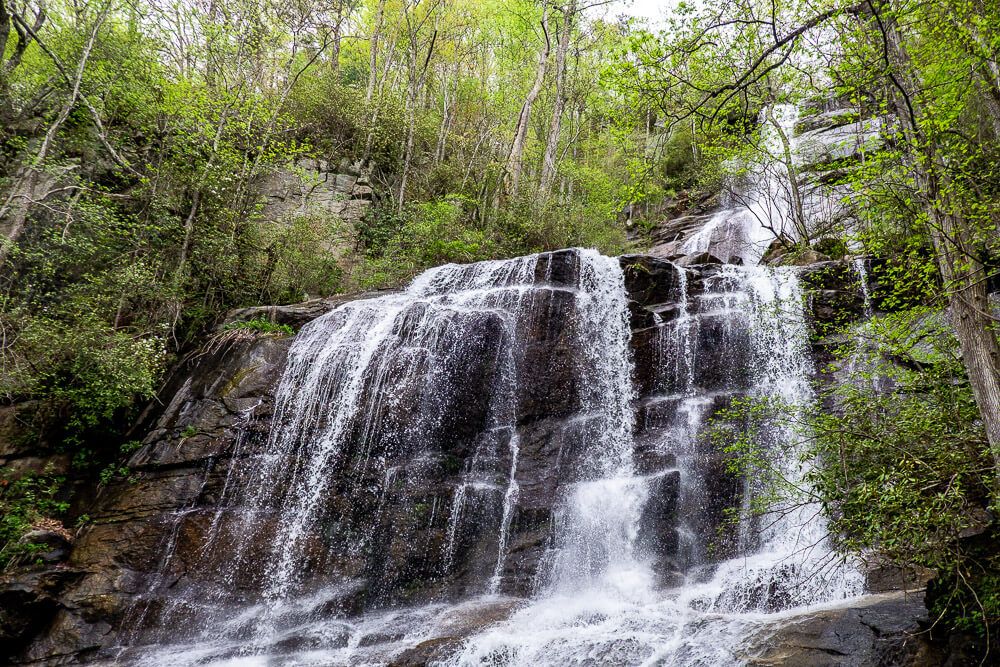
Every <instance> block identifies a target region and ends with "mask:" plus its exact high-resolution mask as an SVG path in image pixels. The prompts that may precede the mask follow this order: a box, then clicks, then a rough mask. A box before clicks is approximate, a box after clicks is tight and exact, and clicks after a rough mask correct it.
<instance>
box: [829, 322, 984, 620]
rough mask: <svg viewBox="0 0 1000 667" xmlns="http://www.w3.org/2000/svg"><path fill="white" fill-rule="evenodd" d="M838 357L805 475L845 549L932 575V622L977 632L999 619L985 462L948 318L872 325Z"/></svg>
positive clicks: (980, 432)
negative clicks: (976, 540) (984, 536)
mask: <svg viewBox="0 0 1000 667" xmlns="http://www.w3.org/2000/svg"><path fill="white" fill-rule="evenodd" d="M856 341H857V342H856V343H855V344H853V345H850V346H847V347H845V348H844V349H842V350H841V351H840V353H839V356H840V364H839V365H840V366H841V373H843V374H845V375H846V377H844V378H842V380H846V381H841V382H840V383H839V384H838V385H837V386H836V387H835V388H834V389H832V390H831V391H830V392H829V393H828V395H827V396H826V399H827V403H828V404H831V405H833V406H834V409H833V410H831V411H824V412H820V413H818V414H817V415H816V416H815V418H814V419H813V422H812V429H813V432H814V435H815V440H814V447H813V450H812V452H811V455H812V456H814V457H815V458H816V460H817V461H819V462H821V464H822V465H819V466H816V467H815V468H814V469H813V471H812V473H811V474H810V476H809V479H810V482H811V483H812V485H813V486H814V488H815V489H816V492H817V493H818V494H819V495H820V497H821V498H822V500H823V502H824V504H825V505H826V506H827V509H828V513H829V515H830V516H831V517H832V521H831V524H830V527H831V529H832V530H833V531H834V532H835V533H836V534H837V535H839V536H840V539H841V540H842V542H843V544H844V546H845V548H848V549H850V550H852V551H856V552H867V553H872V554H875V555H877V556H878V557H879V559H880V560H881V561H883V562H888V563H890V564H893V565H896V566H899V567H901V568H904V569H906V568H912V567H919V568H930V569H933V570H936V571H937V572H938V577H937V583H936V586H937V588H938V590H939V593H938V594H936V595H932V596H931V597H932V598H934V602H933V605H934V606H935V609H936V613H937V614H938V616H939V617H940V618H941V622H942V623H943V624H945V625H946V626H949V627H950V628H952V629H955V630H960V631H969V630H972V631H974V632H976V633H979V634H985V633H986V623H987V622H991V621H995V620H996V619H998V618H1000V596H997V595H996V593H995V589H996V583H995V582H996V578H995V574H994V575H991V574H990V573H991V572H993V573H997V572H1000V569H998V568H997V567H996V566H997V565H1000V563H997V564H995V563H992V562H990V560H989V559H990V558H994V559H995V558H996V556H995V554H990V553H989V551H990V550H986V551H983V550H977V549H975V548H972V546H971V543H970V542H969V541H968V540H967V539H966V538H968V536H969V535H974V534H977V533H980V532H982V531H984V530H986V531H989V523H990V521H991V519H990V518H989V517H990V514H989V508H990V507H991V506H992V505H993V504H994V503H995V501H996V497H995V495H994V494H995V490H994V487H993V483H994V482H993V477H992V474H993V473H992V460H991V457H990V454H989V448H988V443H987V440H986V435H985V432H984V430H983V426H982V423H981V422H980V421H979V413H978V411H977V409H976V405H975V401H974V399H973V396H972V391H971V389H970V387H969V385H968V381H967V379H966V377H965V375H964V372H963V368H962V366H961V364H960V361H959V355H958V349H957V343H956V341H955V340H954V339H953V337H952V335H951V333H950V331H949V329H948V328H947V321H946V319H945V318H944V317H943V316H942V315H941V314H940V313H936V312H932V311H928V310H926V309H914V310H909V311H905V312H901V313H896V314H893V315H889V316H885V317H881V318H876V319H874V320H872V321H871V322H870V323H868V324H867V325H866V326H865V328H864V329H862V330H861V331H860V332H858V334H857V338H856Z"/></svg>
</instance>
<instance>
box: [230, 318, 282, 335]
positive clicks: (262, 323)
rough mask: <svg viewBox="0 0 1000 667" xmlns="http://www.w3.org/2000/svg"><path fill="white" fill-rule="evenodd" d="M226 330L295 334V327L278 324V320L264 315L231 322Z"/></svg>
mask: <svg viewBox="0 0 1000 667" xmlns="http://www.w3.org/2000/svg"><path fill="white" fill-rule="evenodd" d="M223 330H224V331H253V332H257V333H262V334H277V335H280V336H291V335H294V334H295V329H293V328H292V327H291V326H289V325H287V324H278V323H277V322H272V321H271V320H268V319H265V318H263V317H257V318H254V319H252V320H244V321H241V322H230V323H229V324H227V325H226V326H225V327H223Z"/></svg>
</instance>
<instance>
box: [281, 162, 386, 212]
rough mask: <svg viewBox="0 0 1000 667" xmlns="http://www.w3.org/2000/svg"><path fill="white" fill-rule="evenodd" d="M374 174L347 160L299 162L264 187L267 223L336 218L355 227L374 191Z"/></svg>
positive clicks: (366, 209) (289, 166)
mask: <svg viewBox="0 0 1000 667" xmlns="http://www.w3.org/2000/svg"><path fill="white" fill-rule="evenodd" d="M370 177H371V174H370V172H369V170H367V169H365V168H364V167H363V166H362V165H359V164H351V163H350V162H347V161H346V160H344V161H341V162H340V163H339V164H333V163H331V162H328V161H327V160H317V159H312V158H309V159H300V160H298V161H296V162H295V163H293V164H291V165H288V166H287V167H285V168H283V169H278V170H276V171H275V172H273V173H271V174H269V175H268V176H267V177H266V178H265V181H264V182H263V183H262V184H261V192H262V193H263V195H264V198H265V201H264V208H263V211H262V212H261V216H262V218H263V219H264V220H270V221H282V220H286V219H288V218H290V217H292V216H296V215H307V214H308V215H315V216H319V217H323V218H329V217H330V216H335V217H336V218H339V219H340V220H343V221H344V222H346V223H348V224H351V225H354V224H357V223H358V222H359V221H361V219H362V218H364V216H365V214H366V213H367V212H368V209H369V207H370V206H371V204H372V201H373V200H374V198H375V191H374V190H373V189H372V185H371V182H370V180H369V179H370Z"/></svg>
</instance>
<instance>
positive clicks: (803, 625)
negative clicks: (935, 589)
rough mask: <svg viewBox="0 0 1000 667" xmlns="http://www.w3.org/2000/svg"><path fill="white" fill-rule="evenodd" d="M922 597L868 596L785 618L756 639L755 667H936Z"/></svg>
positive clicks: (751, 657) (901, 594)
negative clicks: (925, 629)
mask: <svg viewBox="0 0 1000 667" xmlns="http://www.w3.org/2000/svg"><path fill="white" fill-rule="evenodd" d="M926 621H927V611H926V609H925V608H924V604H923V600H922V595H921V594H919V593H904V592H898V593H891V594H885V595H874V596H869V597H867V598H865V599H863V600H860V601H858V602H856V603H854V604H853V605H852V606H850V607H842V608H835V609H828V610H823V611H817V612H811V613H806V614H804V615H802V616H800V617H792V618H789V619H784V620H783V621H782V622H781V625H780V626H777V627H771V628H769V629H766V630H764V631H762V632H760V633H758V635H757V636H756V637H755V638H754V639H753V640H752V642H751V645H752V646H754V648H753V649H751V650H750V651H748V656H747V659H748V663H749V664H750V665H753V666H755V667H772V666H777V665H787V666H788V667H832V666H834V665H845V666H847V665H849V666H850V667H895V666H898V665H909V666H911V667H932V666H933V665H940V664H942V656H941V655H940V654H939V653H938V651H937V649H935V648H934V647H932V646H931V645H930V643H929V642H928V641H927V638H926V635H925V634H922V633H923V627H922V625H921V624H922V623H924V622H926Z"/></svg>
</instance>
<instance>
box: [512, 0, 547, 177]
mask: <svg viewBox="0 0 1000 667" xmlns="http://www.w3.org/2000/svg"><path fill="white" fill-rule="evenodd" d="M542 34H543V35H544V37H545V44H544V46H543V47H542V50H541V51H540V52H539V54H538V66H537V67H536V69H535V82H534V83H533V84H532V86H531V89H530V90H529V91H528V95H527V96H526V97H525V98H524V103H523V104H522V105H521V113H520V114H519V115H518V117H517V125H516V126H515V128H514V139H513V141H511V144H510V153H509V154H508V156H507V168H506V170H505V172H504V182H503V190H504V192H506V193H507V194H508V195H510V196H512V197H513V196H516V195H517V188H518V185H519V182H520V180H521V170H522V167H523V163H524V146H525V142H526V140H527V138H528V123H529V122H530V120H531V106H532V105H533V104H534V103H535V100H536V99H537V98H538V94H539V93H540V92H541V91H542V84H543V82H544V81H545V70H546V69H547V68H548V64H549V51H550V50H551V48H552V45H551V40H550V39H549V8H548V4H546V5H545V7H544V8H543V9H542Z"/></svg>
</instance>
